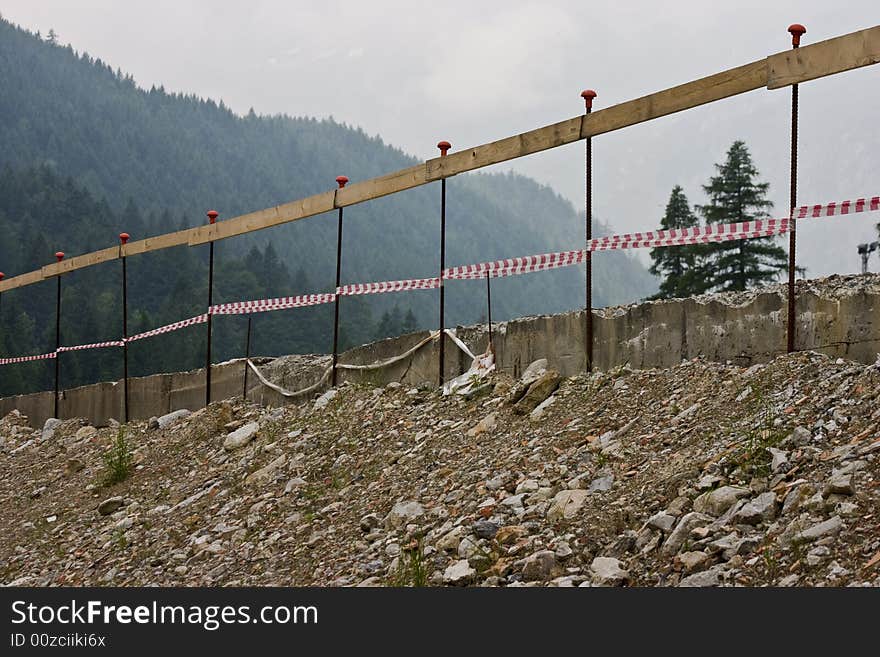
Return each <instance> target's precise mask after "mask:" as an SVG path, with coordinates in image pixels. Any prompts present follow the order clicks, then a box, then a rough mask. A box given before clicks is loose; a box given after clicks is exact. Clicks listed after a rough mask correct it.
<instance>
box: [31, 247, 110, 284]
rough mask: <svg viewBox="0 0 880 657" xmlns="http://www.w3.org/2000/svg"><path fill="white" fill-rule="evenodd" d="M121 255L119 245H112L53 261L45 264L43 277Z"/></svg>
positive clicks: (95, 263)
mask: <svg viewBox="0 0 880 657" xmlns="http://www.w3.org/2000/svg"><path fill="white" fill-rule="evenodd" d="M118 257H119V247H118V246H111V247H108V248H106V249H101V250H100V251H93V252H92V253H84V254H83V255H78V256H74V257H72V258H68V259H67V260H62V261H61V262H53V263H52V264H51V265H45V266H44V267H43V268H42V269H41V272H42V277H43V278H52V277H53V276H58V275H60V274H66V273H68V272H71V271H74V270H76V269H85V268H86V267H92V266H94V265H98V264H100V263H102V262H107V261H109V260H116V259H117V258H118Z"/></svg>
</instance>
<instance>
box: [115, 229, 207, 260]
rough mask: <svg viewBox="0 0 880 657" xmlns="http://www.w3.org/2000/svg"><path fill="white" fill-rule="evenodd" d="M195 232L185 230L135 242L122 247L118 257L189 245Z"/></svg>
mask: <svg viewBox="0 0 880 657" xmlns="http://www.w3.org/2000/svg"><path fill="white" fill-rule="evenodd" d="M195 230H196V229H195V228H186V229H184V230H178V231H175V232H173V233H165V234H164V235H156V236H155V237H147V238H145V239H142V240H135V241H134V242H129V243H128V244H126V245H125V246H124V247H122V253H121V254H120V255H125V256H132V255H138V254H140V253H149V252H150V251H159V250H161V249H169V248H171V247H173V246H184V245H186V244H189V239H190V237H191V236H192V234H193V232H194V231H195Z"/></svg>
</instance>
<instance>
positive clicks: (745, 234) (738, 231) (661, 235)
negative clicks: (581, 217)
mask: <svg viewBox="0 0 880 657" xmlns="http://www.w3.org/2000/svg"><path fill="white" fill-rule="evenodd" d="M787 231H788V217H785V218H783V219H758V220H755V221H743V222H739V223H734V224H709V225H707V226H693V227H691V228H672V229H669V230H652V231H647V232H644V233H624V234H621V235H610V236H608V237H600V238H598V239H594V240H591V241H590V244H589V247H588V248H589V250H590V251H608V250H612V249H641V248H646V247H662V246H682V245H685V244H706V243H709V242H726V241H729V240H744V239H753V238H756V237H772V236H773V235H781V234H783V233H785V232H787Z"/></svg>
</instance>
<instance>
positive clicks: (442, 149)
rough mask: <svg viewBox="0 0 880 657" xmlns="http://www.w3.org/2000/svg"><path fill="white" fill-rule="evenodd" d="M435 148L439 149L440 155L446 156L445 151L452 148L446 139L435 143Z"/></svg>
mask: <svg viewBox="0 0 880 657" xmlns="http://www.w3.org/2000/svg"><path fill="white" fill-rule="evenodd" d="M437 148H439V149H440V157H446V151H448V150H449V149H450V148H452V144H450V143H449V142H448V141H441V142H439V143H438V144H437Z"/></svg>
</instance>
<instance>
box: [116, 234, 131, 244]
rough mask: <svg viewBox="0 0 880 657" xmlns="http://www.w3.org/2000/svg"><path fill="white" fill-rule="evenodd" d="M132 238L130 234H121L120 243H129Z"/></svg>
mask: <svg viewBox="0 0 880 657" xmlns="http://www.w3.org/2000/svg"><path fill="white" fill-rule="evenodd" d="M130 237H131V235H129V234H128V233H119V241H120V242H122V243H123V244H125V243H126V242H128V239H129V238H130Z"/></svg>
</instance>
